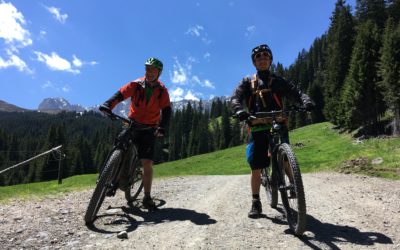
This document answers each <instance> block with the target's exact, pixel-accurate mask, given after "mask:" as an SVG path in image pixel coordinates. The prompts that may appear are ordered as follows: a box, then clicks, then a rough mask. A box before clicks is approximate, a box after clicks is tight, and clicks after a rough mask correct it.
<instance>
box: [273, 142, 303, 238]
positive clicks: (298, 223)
mask: <svg viewBox="0 0 400 250" xmlns="http://www.w3.org/2000/svg"><path fill="white" fill-rule="evenodd" d="M277 157H278V164H279V169H280V170H281V171H282V172H281V178H282V179H283V180H282V181H283V184H284V185H285V187H288V185H290V186H291V188H290V189H284V190H280V193H281V198H282V203H283V206H284V208H285V213H286V218H287V221H288V223H289V227H290V229H291V230H292V231H293V232H294V234H295V235H297V236H300V235H302V234H303V232H304V231H305V228H306V200H305V195H304V187H303V181H302V178H301V173H300V168H299V164H298V163H297V160H296V157H295V155H294V153H293V151H292V149H291V148H290V146H289V144H287V143H282V144H281V145H280V146H279V149H278V154H277ZM284 161H287V162H288V163H289V167H287V169H286V170H285V169H284ZM289 175H292V179H293V180H292V181H290V176H289ZM291 182H293V183H291ZM293 186H294V187H293ZM290 191H292V192H293V191H294V193H293V195H294V194H295V198H293V197H292V194H291V193H290ZM288 193H289V195H288Z"/></svg>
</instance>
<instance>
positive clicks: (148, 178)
mask: <svg viewBox="0 0 400 250" xmlns="http://www.w3.org/2000/svg"><path fill="white" fill-rule="evenodd" d="M141 161H142V166H143V176H142V178H143V189H144V193H145V194H148V195H150V193H151V185H152V182H153V161H152V160H149V159H142V160H141Z"/></svg>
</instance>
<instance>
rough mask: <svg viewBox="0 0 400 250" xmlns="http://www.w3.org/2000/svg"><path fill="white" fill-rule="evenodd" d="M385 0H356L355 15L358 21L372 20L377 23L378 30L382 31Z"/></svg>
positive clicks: (384, 16) (384, 17)
mask: <svg viewBox="0 0 400 250" xmlns="http://www.w3.org/2000/svg"><path fill="white" fill-rule="evenodd" d="M385 2H386V1H385V0H357V1H356V17H357V20H358V22H359V23H360V24H361V23H364V22H366V21H373V22H375V23H376V24H377V25H378V30H379V31H382V29H383V27H384V25H385V21H386V9H385V7H386V3H385Z"/></svg>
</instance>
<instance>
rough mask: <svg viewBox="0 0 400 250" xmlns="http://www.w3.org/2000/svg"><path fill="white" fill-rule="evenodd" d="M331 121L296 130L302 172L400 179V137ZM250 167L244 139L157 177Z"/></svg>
mask: <svg viewBox="0 0 400 250" xmlns="http://www.w3.org/2000/svg"><path fill="white" fill-rule="evenodd" d="M331 127H332V125H331V124H330V123H320V124H314V125H310V126H306V127H303V128H300V129H297V130H294V131H292V132H291V144H292V147H293V148H294V151H295V153H296V156H297V158H298V161H299V164H300V167H301V170H302V173H309V172H317V171H327V170H331V171H337V172H342V173H357V174H366V175H371V176H379V177H385V178H390V179H397V180H399V179H400V138H382V139H370V140H365V141H362V142H356V141H353V140H352V139H351V137H350V136H349V135H348V134H339V133H338V132H337V131H335V130H332V128H331ZM248 172H249V168H248V166H247V163H246V161H245V146H244V145H242V146H237V147H233V148H229V149H225V150H220V151H216V152H212V153H207V154H202V155H197V156H193V157H189V158H186V159H182V160H177V161H172V162H166V163H163V164H158V165H155V177H156V178H163V177H171V176H186V175H238V174H248ZM96 177H97V175H96V174H94V175H93V174H92V175H78V176H73V177H70V178H66V179H64V181H63V184H62V185H57V183H56V181H50V182H40V183H31V184H23V185H15V186H9V187H0V201H2V200H3V201H4V200H7V199H9V198H11V197H18V196H31V195H46V194H50V193H58V192H70V191H72V190H75V189H82V188H85V187H93V185H94V183H95V179H96Z"/></svg>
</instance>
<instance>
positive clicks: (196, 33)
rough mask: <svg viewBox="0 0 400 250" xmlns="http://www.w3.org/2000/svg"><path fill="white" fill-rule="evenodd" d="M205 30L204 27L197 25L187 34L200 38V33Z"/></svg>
mask: <svg viewBox="0 0 400 250" xmlns="http://www.w3.org/2000/svg"><path fill="white" fill-rule="evenodd" d="M203 30H204V28H203V26H201V25H195V26H193V27H190V28H189V29H188V30H187V31H186V34H189V35H192V36H196V37H199V36H200V33H201V32H202V31H203Z"/></svg>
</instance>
